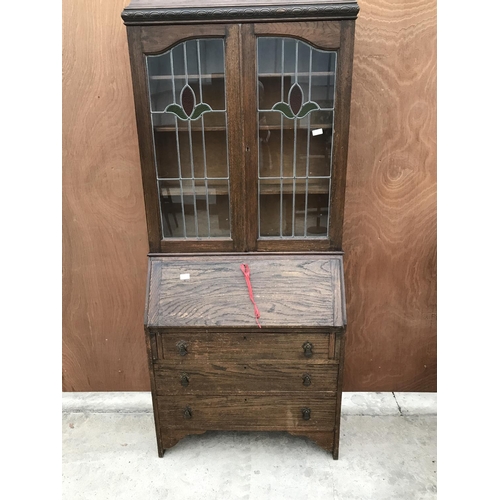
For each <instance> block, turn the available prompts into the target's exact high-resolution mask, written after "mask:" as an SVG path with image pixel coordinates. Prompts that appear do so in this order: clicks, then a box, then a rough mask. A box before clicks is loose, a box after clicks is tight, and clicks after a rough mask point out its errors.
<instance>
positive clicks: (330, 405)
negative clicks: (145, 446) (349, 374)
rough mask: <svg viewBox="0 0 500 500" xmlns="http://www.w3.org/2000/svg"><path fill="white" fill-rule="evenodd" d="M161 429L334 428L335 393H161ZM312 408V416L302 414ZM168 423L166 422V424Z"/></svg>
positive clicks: (159, 403)
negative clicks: (170, 394)
mask: <svg viewBox="0 0 500 500" xmlns="http://www.w3.org/2000/svg"><path fill="white" fill-rule="evenodd" d="M158 407H159V415H160V422H161V426H162V428H165V431H166V432H168V430H169V429H183V430H269V431H271V430H283V431H286V430H292V431H293V430H324V431H333V428H334V423H335V408H336V394H335V393H314V394H311V395H307V394H301V395H300V396H299V395H297V394H290V393H278V394H273V395H269V394H260V395H233V396H229V395H228V396H201V395H185V396H170V397H166V396H159V397H158ZM303 409H309V410H310V415H309V419H308V420H305V419H304V417H303ZM166 424H167V425H166Z"/></svg>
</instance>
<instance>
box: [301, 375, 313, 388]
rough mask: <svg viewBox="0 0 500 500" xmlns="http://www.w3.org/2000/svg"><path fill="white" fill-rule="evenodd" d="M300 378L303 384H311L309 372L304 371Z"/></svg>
mask: <svg viewBox="0 0 500 500" xmlns="http://www.w3.org/2000/svg"><path fill="white" fill-rule="evenodd" d="M302 380H303V382H302V383H303V384H304V385H305V386H306V387H307V386H309V385H311V375H309V373H304V375H302Z"/></svg>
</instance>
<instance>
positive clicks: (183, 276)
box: [179, 273, 191, 280]
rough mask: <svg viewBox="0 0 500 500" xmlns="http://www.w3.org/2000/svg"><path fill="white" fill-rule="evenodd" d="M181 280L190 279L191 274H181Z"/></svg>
mask: <svg viewBox="0 0 500 500" xmlns="http://www.w3.org/2000/svg"><path fill="white" fill-rule="evenodd" d="M179 277H180V279H181V280H188V279H189V278H190V277H191V276H189V273H185V274H181V275H180V276H179Z"/></svg>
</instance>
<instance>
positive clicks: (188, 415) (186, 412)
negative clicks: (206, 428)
mask: <svg viewBox="0 0 500 500" xmlns="http://www.w3.org/2000/svg"><path fill="white" fill-rule="evenodd" d="M192 416H193V413H192V412H191V408H189V406H186V408H184V418H191V417H192Z"/></svg>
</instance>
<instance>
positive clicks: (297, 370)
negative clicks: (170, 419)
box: [154, 360, 338, 395]
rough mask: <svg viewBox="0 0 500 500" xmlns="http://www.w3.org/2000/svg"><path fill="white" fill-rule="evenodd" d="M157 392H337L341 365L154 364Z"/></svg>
mask: <svg viewBox="0 0 500 500" xmlns="http://www.w3.org/2000/svg"><path fill="white" fill-rule="evenodd" d="M154 374H155V382H156V393H157V394H158V395H167V394H197V393H205V394H222V393H229V394H235V393H239V392H249V391H250V392H252V391H253V392H256V391H261V392H273V391H281V392H283V391H297V392H302V393H308V392H309V393H310V392H315V391H335V390H336V389H337V374H338V364H337V363H336V362H335V361H333V360H330V361H323V362H321V363H320V362H315V363H312V362H309V363H308V362H306V361H300V362H289V361H275V362H269V361H267V362H265V361H260V360H256V361H253V360H248V362H242V363H235V362H229V363H227V362H221V361H218V362H217V363H211V364H200V363H197V362H196V361H191V362H189V360H186V362H185V363H184V364H183V366H182V367H179V366H177V365H176V363H175V362H169V361H159V362H156V363H155V364H154Z"/></svg>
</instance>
